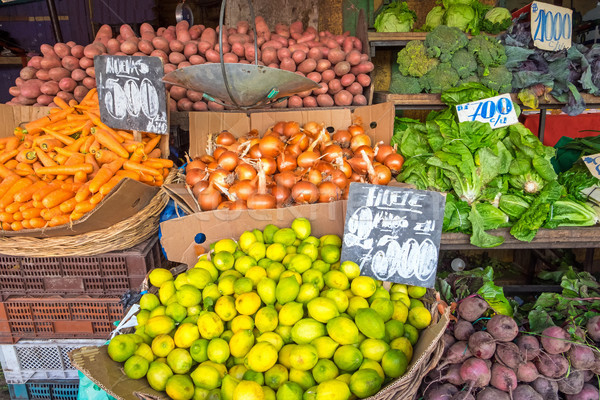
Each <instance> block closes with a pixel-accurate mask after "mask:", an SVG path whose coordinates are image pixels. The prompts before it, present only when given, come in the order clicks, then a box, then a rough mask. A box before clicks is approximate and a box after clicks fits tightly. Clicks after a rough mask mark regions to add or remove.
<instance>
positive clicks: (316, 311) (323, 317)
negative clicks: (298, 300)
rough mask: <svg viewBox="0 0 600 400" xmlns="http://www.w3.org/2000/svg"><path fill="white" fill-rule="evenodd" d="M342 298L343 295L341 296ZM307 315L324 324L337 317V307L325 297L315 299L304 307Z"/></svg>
mask: <svg viewBox="0 0 600 400" xmlns="http://www.w3.org/2000/svg"><path fill="white" fill-rule="evenodd" d="M342 295H343V296H344V297H345V295H344V294H342ZM306 308H307V310H308V315H309V316H310V317H311V318H314V319H315V320H317V321H319V322H322V323H326V322H327V321H329V320H330V319H332V318H335V317H337V316H338V315H339V311H338V308H337V305H336V304H335V303H334V302H333V300H331V299H328V298H326V297H317V298H316V299H312V300H311V301H309V302H308V304H307V306H306Z"/></svg>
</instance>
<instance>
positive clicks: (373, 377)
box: [350, 368, 383, 399]
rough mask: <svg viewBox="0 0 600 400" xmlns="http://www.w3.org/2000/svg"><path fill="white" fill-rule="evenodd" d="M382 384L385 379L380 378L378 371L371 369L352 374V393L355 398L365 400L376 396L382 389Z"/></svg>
mask: <svg viewBox="0 0 600 400" xmlns="http://www.w3.org/2000/svg"><path fill="white" fill-rule="evenodd" d="M382 383H383V378H382V377H381V376H379V374H378V373H377V371H375V370H373V369H371V368H363V369H360V370H358V371H356V372H355V373H353V374H352V377H351V378H350V391H351V392H352V394H354V395H355V396H357V397H359V398H361V399H364V398H365V397H369V396H373V395H374V394H376V393H377V392H378V391H379V389H381V384H382Z"/></svg>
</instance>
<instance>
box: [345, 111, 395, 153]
mask: <svg viewBox="0 0 600 400" xmlns="http://www.w3.org/2000/svg"><path fill="white" fill-rule="evenodd" d="M357 118H360V119H361V120H362V123H363V126H364V128H365V132H366V133H367V134H369V136H371V137H373V139H374V140H375V141H374V142H373V145H375V143H377V142H379V141H381V140H383V142H384V143H385V144H389V143H390V139H391V138H392V135H393V134H394V121H395V118H396V108H395V107H394V104H393V103H381V104H374V105H372V106H368V107H357V108H356V109H355V110H354V113H353V121H352V122H354V121H355V120H356V119H357Z"/></svg>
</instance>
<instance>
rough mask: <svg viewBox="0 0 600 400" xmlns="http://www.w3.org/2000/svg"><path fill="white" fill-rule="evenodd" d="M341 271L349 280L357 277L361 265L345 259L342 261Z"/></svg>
mask: <svg viewBox="0 0 600 400" xmlns="http://www.w3.org/2000/svg"><path fill="white" fill-rule="evenodd" d="M340 271H342V272H343V273H344V275H346V276H347V277H348V279H349V280H353V279H356V278H358V276H359V275H360V267H359V266H358V264H357V263H355V262H354V261H344V262H343V263H341V264H340Z"/></svg>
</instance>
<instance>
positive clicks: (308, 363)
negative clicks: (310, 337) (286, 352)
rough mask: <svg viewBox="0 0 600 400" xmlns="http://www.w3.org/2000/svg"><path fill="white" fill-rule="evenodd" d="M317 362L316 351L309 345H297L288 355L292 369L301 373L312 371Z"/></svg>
mask: <svg viewBox="0 0 600 400" xmlns="http://www.w3.org/2000/svg"><path fill="white" fill-rule="evenodd" d="M317 361H319V355H318V354H317V349H316V348H315V346H313V345H311V344H299V345H298V346H296V347H294V348H293V349H292V351H291V353H290V364H291V366H292V368H295V369H299V370H301V371H307V370H309V369H312V368H313V367H314V366H315V365H316V364H317Z"/></svg>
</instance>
